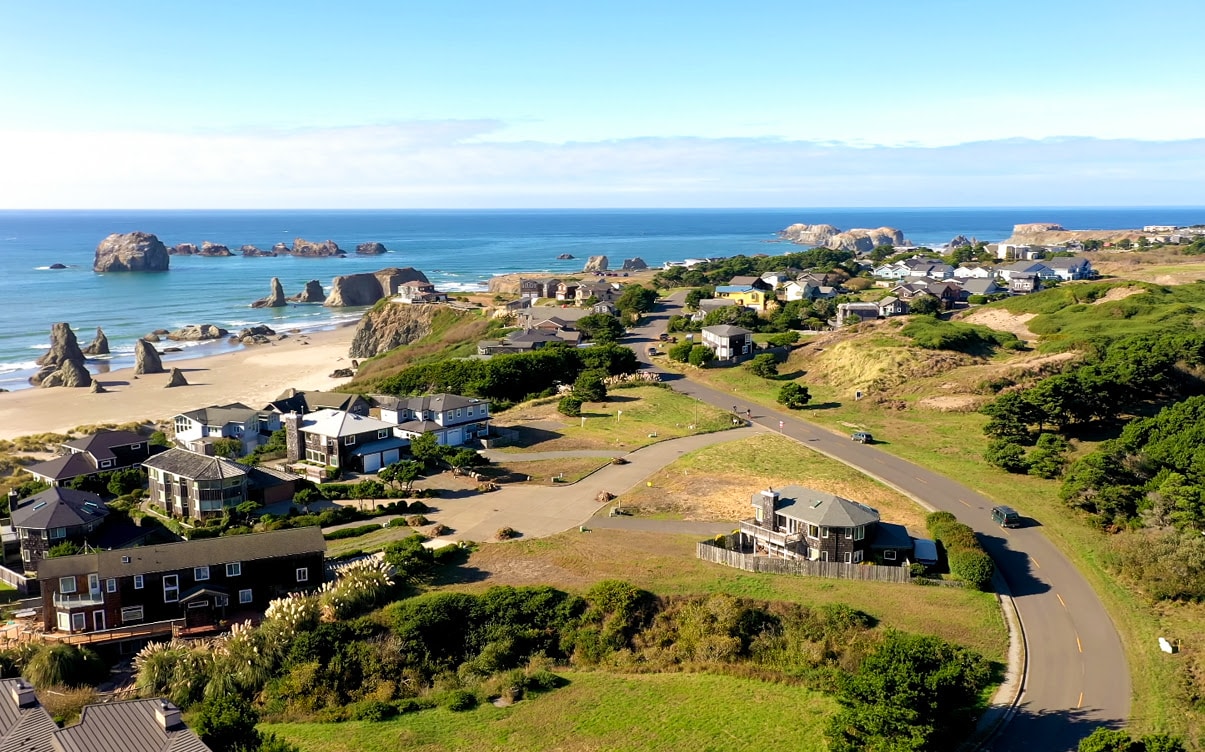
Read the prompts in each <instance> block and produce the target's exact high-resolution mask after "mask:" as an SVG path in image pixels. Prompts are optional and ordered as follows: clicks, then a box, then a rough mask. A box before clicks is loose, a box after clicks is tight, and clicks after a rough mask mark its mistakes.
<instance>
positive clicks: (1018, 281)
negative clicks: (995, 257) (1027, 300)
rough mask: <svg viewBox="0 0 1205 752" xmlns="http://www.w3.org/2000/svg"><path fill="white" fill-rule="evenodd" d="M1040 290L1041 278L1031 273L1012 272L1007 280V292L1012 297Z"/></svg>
mask: <svg viewBox="0 0 1205 752" xmlns="http://www.w3.org/2000/svg"><path fill="white" fill-rule="evenodd" d="M1041 289H1042V278H1041V277H1040V276H1038V275H1037V274H1033V273H1031V272H1013V273H1012V274H1011V275H1009V278H1008V291H1009V292H1010V293H1012V294H1013V295H1028V294H1029V293H1031V292H1037V291H1038V290H1041Z"/></svg>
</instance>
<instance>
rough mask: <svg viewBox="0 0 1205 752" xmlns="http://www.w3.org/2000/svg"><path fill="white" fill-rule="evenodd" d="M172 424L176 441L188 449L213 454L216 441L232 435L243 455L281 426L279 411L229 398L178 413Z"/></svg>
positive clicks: (264, 441) (230, 437) (266, 439)
mask: <svg viewBox="0 0 1205 752" xmlns="http://www.w3.org/2000/svg"><path fill="white" fill-rule="evenodd" d="M172 425H173V426H174V427H175V440H176V443H177V444H178V445H180V446H181V447H184V448H186V449H188V450H190V451H193V452H197V453H199V454H209V455H212V454H213V453H214V449H213V444H214V442H215V441H218V440H219V439H235V440H237V441H238V442H239V443H240V445H241V447H240V450H239V454H240V455H246V454H250V453H251V452H252V451H254V450H255V448H256V447H257V446H259V445H260V444H263V443H266V442H267V441H268V437H269V436H271V435H272V432H273V431H279V430H280V415H279V414H278V413H276V412H274V411H273V410H268V409H265V410H256V409H254V408H252V407H248V406H247V405H244V404H243V403H241V402H231V403H230V404H228V405H211V406H209V407H202V408H200V409H197V410H189V411H188V412H184V413H180V414H179V415H177V416H176V417H175V418H173V419H172Z"/></svg>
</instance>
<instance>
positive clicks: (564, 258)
mask: <svg viewBox="0 0 1205 752" xmlns="http://www.w3.org/2000/svg"><path fill="white" fill-rule="evenodd" d="M575 258H577V257H576V256H574V255H573V254H572V253H562V254H561V255H560V256H557V257H556V260H557V261H572V260H573V259H575Z"/></svg>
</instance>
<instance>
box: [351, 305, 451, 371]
mask: <svg viewBox="0 0 1205 752" xmlns="http://www.w3.org/2000/svg"><path fill="white" fill-rule="evenodd" d="M447 310H448V309H447V308H446V307H445V306H436V305H428V304H426V303H419V304H416V305H388V306H383V307H381V308H376V309H373V310H371V311H369V312H368V313H366V314H364V317H363V318H361V319H360V323H359V324H357V325H356V331H355V334H353V335H352V339H351V348H350V349H349V350H348V357H350V358H371V357H372V356H374V355H380V354H381V353H383V352H388V351H390V350H392V349H393V348H395V347H401V346H402V345H408V344H410V343H411V342H415V341H417V340H420V339H422V338H423V337H426V336H427V335H428V334H430V333H431V319H432V317H433V316H434V315H435V314H436V313H437V312H439V311H447Z"/></svg>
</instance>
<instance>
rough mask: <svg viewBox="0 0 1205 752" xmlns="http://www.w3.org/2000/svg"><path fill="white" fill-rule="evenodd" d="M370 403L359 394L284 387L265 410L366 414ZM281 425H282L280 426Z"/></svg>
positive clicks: (281, 412) (370, 406)
mask: <svg viewBox="0 0 1205 752" xmlns="http://www.w3.org/2000/svg"><path fill="white" fill-rule="evenodd" d="M371 408H372V405H371V404H370V403H369V402H368V400H366V399H364V397H363V396H362V395H359V394H348V393H346V392H318V391H301V390H299V389H286V390H284V391H283V392H281V393H280V396H279V397H277V398H276V399H275V400H273V401H272V402H269V403H268V405H267V407H265V408H264V409H265V410H272V411H273V412H276V413H280V414H281V415H283V414H285V413H313V412H317V411H319V410H328V409H329V410H342V411H343V412H347V413H352V414H353V415H368V412H369V410H370V409H371ZM282 427H283V426H282Z"/></svg>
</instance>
